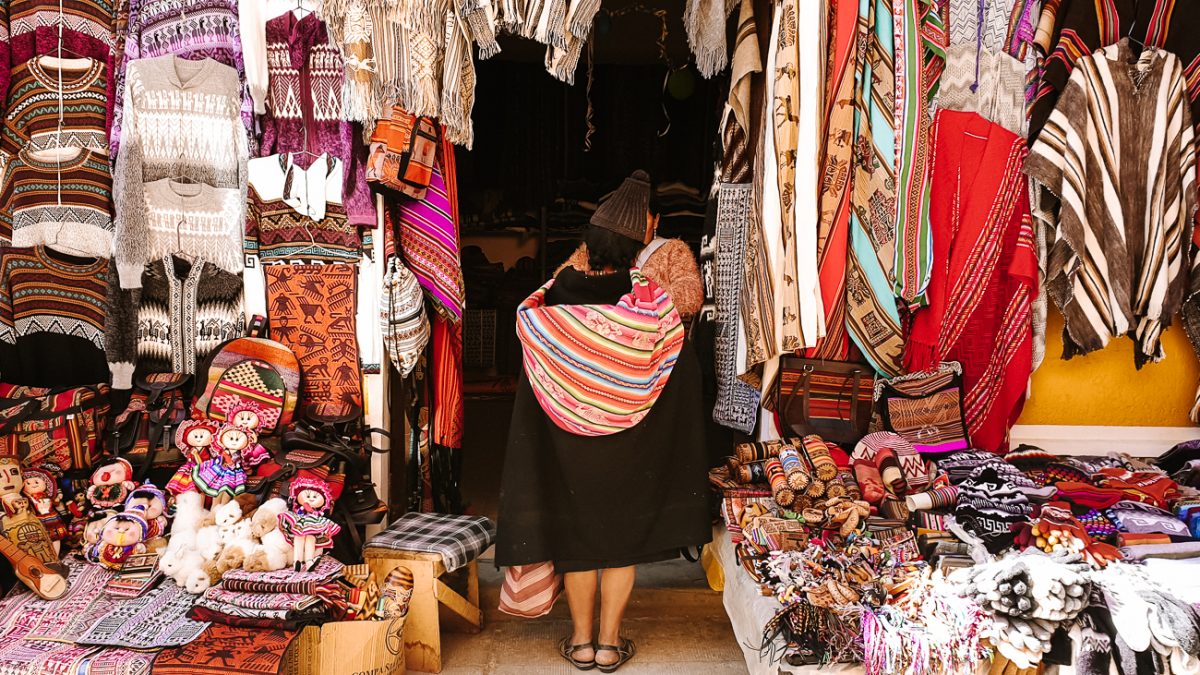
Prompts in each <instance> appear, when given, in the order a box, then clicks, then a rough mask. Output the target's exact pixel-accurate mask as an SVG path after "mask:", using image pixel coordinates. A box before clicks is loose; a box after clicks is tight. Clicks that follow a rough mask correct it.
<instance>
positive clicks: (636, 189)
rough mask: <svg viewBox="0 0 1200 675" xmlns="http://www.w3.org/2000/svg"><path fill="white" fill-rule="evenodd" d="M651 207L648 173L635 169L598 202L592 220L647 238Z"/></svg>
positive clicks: (628, 235)
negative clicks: (648, 217)
mask: <svg viewBox="0 0 1200 675" xmlns="http://www.w3.org/2000/svg"><path fill="white" fill-rule="evenodd" d="M649 211H650V174H648V173H646V172H645V171H642V170H641V169H638V170H637V171H634V172H633V174H632V175H631V176H629V178H626V179H625V182H623V183H621V186H620V187H618V188H617V189H616V190H614V191H613V193H612V194H611V195H609V197H608V199H606V200H604V201H603V202H601V203H600V206H599V208H597V209H596V212H595V213H594V214H592V219H591V221H590V222H591V224H592V225H595V226H596V227H602V228H604V229H606V230H609V231H611V232H616V233H617V234H619V235H621V236H623V237H629V238H630V239H633V240H634V241H640V242H643V243H644V242H645V241H646V229H647V228H646V214H647V213H649Z"/></svg>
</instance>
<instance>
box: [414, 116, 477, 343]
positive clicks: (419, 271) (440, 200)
mask: <svg viewBox="0 0 1200 675" xmlns="http://www.w3.org/2000/svg"><path fill="white" fill-rule="evenodd" d="M457 208H458V207H457V191H456V186H455V173H454V146H453V145H449V144H448V142H447V141H446V140H445V138H443V139H442V145H441V148H440V150H439V152H438V153H437V160H436V161H435V163H434V165H433V176H432V177H431V178H430V181H429V189H428V191H426V193H425V198H424V199H420V200H417V199H407V198H404V199H401V200H400V206H399V211H398V218H397V220H398V221H399V222H398V225H399V233H400V248H401V250H402V251H403V253H404V261H405V262H406V263H408V267H409V269H411V270H412V272H413V274H415V275H416V276H417V281H419V282H420V283H421V287H422V288H424V289H425V293H427V294H428V295H429V299H431V300H433V304H434V308H435V309H436V310H437V311H438V313H439V314H441V315H442V316H445V317H446V318H447V319H449V320H450V321H459V320H460V319H461V318H462V313H463V306H464V304H465V303H466V290H465V289H464V287H463V277H462V266H461V264H460V262H459V256H458V253H459V249H458V218H457Z"/></svg>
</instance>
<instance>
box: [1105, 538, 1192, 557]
mask: <svg viewBox="0 0 1200 675" xmlns="http://www.w3.org/2000/svg"><path fill="white" fill-rule="evenodd" d="M1121 552H1122V553H1124V554H1125V557H1126V558H1129V559H1131V560H1146V559H1147V558H1166V559H1171V560H1185V559H1188V558H1197V557H1200V541H1186V542H1180V543H1175V544H1144V545H1140V546H1126V547H1124V548H1122V549H1121Z"/></svg>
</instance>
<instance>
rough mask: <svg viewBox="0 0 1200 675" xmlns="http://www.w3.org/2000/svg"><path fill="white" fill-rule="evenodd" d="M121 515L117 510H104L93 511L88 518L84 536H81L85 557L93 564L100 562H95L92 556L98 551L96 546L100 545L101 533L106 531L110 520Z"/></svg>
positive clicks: (84, 527)
mask: <svg viewBox="0 0 1200 675" xmlns="http://www.w3.org/2000/svg"><path fill="white" fill-rule="evenodd" d="M118 513H120V512H119V511H117V510H116V509H102V510H100V511H93V512H92V513H91V514H89V515H88V517H87V523H86V524H85V525H84V526H83V534H82V535H81V543H82V550H83V557H84V558H85V559H86V560H89V561H91V562H100V561H99V560H94V559H93V558H92V554H93V553H94V552H95V550H96V544H99V543H100V532H101V531H102V530H104V526H105V525H106V524H107V523H108V519H109V518H112V517H113V516H115V515H117V514H118Z"/></svg>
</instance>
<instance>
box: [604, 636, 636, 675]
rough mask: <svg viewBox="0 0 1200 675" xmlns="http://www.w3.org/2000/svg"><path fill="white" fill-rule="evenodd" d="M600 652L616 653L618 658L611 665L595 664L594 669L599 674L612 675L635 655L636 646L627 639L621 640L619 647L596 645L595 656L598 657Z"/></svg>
mask: <svg viewBox="0 0 1200 675" xmlns="http://www.w3.org/2000/svg"><path fill="white" fill-rule="evenodd" d="M600 652H616V653H617V656H618V657H620V658H618V659H617V660H616V661H614V662H613V663H599V662H597V663H596V668H597V669H599V671H600V672H602V673H612V672H615V671H616V670H617V669H618V668H620V667H621V666H623V665H625V663H626V662H627V661H629V659H632V658H633V655H634V654H636V653H637V645H635V644H633V640H630V639H629V638H621V644H620V645H597V646H596V654H597V655H599V654H600Z"/></svg>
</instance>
